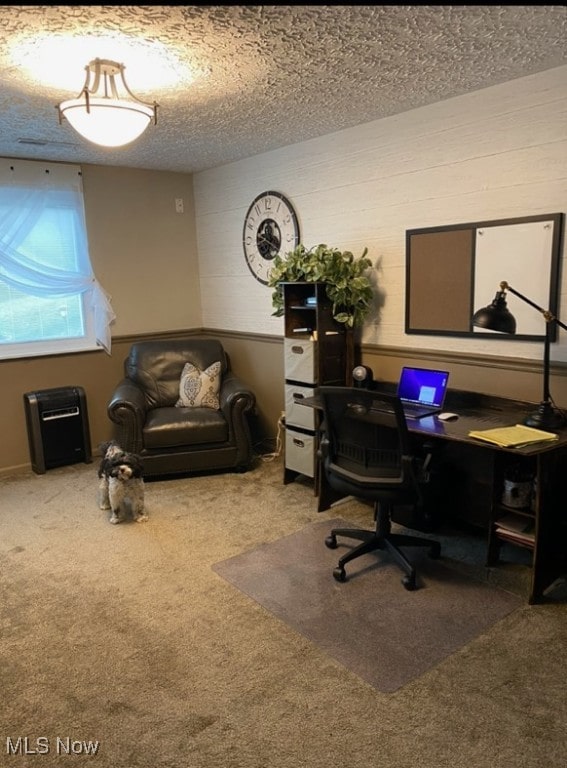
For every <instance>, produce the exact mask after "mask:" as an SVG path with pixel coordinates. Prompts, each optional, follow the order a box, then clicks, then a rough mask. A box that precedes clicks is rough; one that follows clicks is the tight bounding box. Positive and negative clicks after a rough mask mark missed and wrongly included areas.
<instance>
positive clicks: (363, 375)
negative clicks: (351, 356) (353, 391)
mask: <svg viewBox="0 0 567 768" xmlns="http://www.w3.org/2000/svg"><path fill="white" fill-rule="evenodd" d="M352 379H353V382H354V386H355V387H364V388H365V389H371V388H372V385H373V382H374V373H373V372H372V368H369V367H368V366H367V365H357V366H356V368H353V371H352Z"/></svg>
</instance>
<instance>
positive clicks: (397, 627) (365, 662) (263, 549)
mask: <svg viewBox="0 0 567 768" xmlns="http://www.w3.org/2000/svg"><path fill="white" fill-rule="evenodd" d="M348 525H349V524H348V523H347V522H346V521H345V520H339V519H335V520H325V521H323V522H320V523H312V524H310V525H308V526H306V527H305V528H303V529H302V530H300V531H298V532H297V533H293V534H290V535H289V536H284V537H283V538H280V539H278V540H277V541H273V542H271V543H269V544H264V545H262V546H260V547H257V548H256V549H253V550H251V551H248V552H244V553H243V554H240V555H237V556H236V557H232V558H229V559H228V560H224V561H223V562H220V563H217V564H215V565H214V566H213V570H214V571H215V572H216V573H218V574H219V576H222V578H224V579H226V580H227V581H229V582H230V583H231V584H233V585H234V586H235V587H236V588H237V589H239V590H240V591H242V592H244V593H245V594H247V595H249V596H250V597H251V598H253V599H254V600H256V602H258V603H259V604H260V605H262V606H263V607H264V608H266V609H267V610H269V611H270V612H271V613H273V614H274V615H275V616H277V617H278V618H279V619H281V620H282V621H284V622H285V623H286V624H288V625H289V626H290V627H293V628H294V629H295V630H297V631H298V632H300V633H301V634H302V635H304V636H305V637H307V638H308V639H309V640H311V641H312V642H314V643H316V644H317V645H318V646H319V647H320V648H322V649H323V650H325V651H326V652H327V653H328V654H329V655H330V656H331V657H333V658H334V659H335V660H336V661H339V662H340V663H341V664H343V665H344V666H345V667H346V668H347V669H349V670H351V671H352V672H354V673H355V674H357V675H359V676H360V677H361V678H362V679H363V680H365V681H366V682H368V683H370V684H371V685H373V686H374V687H375V688H377V689H378V690H380V691H382V692H392V691H395V690H397V689H398V688H400V687H401V686H403V685H404V684H405V683H407V682H408V681H410V680H413V679H414V678H416V677H418V676H419V675H421V674H423V673H424V672H425V671H427V670H428V669H430V668H431V667H433V666H435V665H436V664H438V663H439V662H440V661H442V660H443V659H444V658H446V657H447V656H448V655H450V654H452V653H454V652H455V651H456V650H457V649H459V648H461V647H462V646H463V645H465V644H466V643H468V642H470V641H471V640H473V639H474V638H475V637H477V636H478V635H480V634H482V633H483V632H484V631H486V630H487V629H488V628H489V627H490V626H492V625H493V624H494V623H495V622H497V621H499V620H500V619H501V618H503V617H504V616H506V615H507V614H508V613H510V612H511V611H513V610H514V609H515V608H517V607H518V606H520V605H521V604H522V601H521V599H520V598H519V597H518V596H517V595H514V594H511V593H509V592H505V591H504V590H501V589H497V588H494V587H491V586H489V585H487V584H486V583H483V582H480V581H476V580H474V579H471V578H468V577H467V576H465V575H463V574H460V573H459V572H458V571H457V570H455V569H451V568H449V567H447V566H446V565H444V564H443V562H442V561H440V560H431V559H430V558H428V556H427V553H426V552H424V551H422V550H419V549H410V550H409V551H408V554H409V556H410V558H411V559H412V562H414V563H415V564H416V567H418V568H419V570H418V574H419V582H420V588H419V589H418V590H416V591H414V592H408V591H407V590H406V589H404V587H403V586H402V584H401V576H402V575H403V574H402V572H401V570H400V569H399V568H398V567H397V566H396V565H395V564H394V563H393V562H392V560H391V559H390V558H389V557H388V555H387V554H386V553H383V552H378V553H376V554H370V555H365V556H363V557H361V558H358V559H357V560H355V561H353V562H351V563H349V564H348V565H347V573H348V576H349V578H348V581H347V582H345V583H343V584H340V583H338V582H337V581H335V579H334V578H333V576H332V571H333V568H334V566H335V564H336V562H337V560H338V558H339V557H340V553H341V552H345V551H346V542H347V541H348V540H346V539H343V540H342V541H343V542H345V546H344V547H343V546H341V544H340V543H339V547H338V548H337V549H336V550H330V549H328V548H327V547H326V546H325V544H324V540H325V536H326V535H327V533H328V532H329V531H330V529H331V528H333V527H335V528H336V527H345V526H347V527H348ZM339 541H340V540H339ZM358 543H359V542H352V540H351V541H350V544H358Z"/></svg>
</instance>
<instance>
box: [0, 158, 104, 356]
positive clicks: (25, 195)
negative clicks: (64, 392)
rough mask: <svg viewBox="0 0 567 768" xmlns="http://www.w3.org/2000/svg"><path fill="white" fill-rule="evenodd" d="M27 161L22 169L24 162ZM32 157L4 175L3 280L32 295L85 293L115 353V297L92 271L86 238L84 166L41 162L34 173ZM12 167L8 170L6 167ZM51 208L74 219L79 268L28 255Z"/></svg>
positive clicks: (0, 209) (100, 336) (99, 335)
mask: <svg viewBox="0 0 567 768" xmlns="http://www.w3.org/2000/svg"><path fill="white" fill-rule="evenodd" d="M23 165H25V167H24V168H23V172H22V166H23ZM29 165H30V161H13V164H12V165H11V166H10V167H9V169H7V168H6V161H3V162H2V166H3V167H2V169H1V170H2V173H1V174H0V279H1V280H2V281H4V282H5V283H7V284H8V285H10V286H12V287H13V288H15V289H17V290H19V291H21V292H22V293H27V294H30V295H32V296H39V297H44V298H55V297H60V296H69V295H76V294H78V293H82V294H84V298H85V299H86V301H87V302H88V304H89V306H90V308H91V310H92V312H93V317H94V331H95V337H96V342H97V344H98V345H99V346H101V347H103V348H104V349H105V350H106V352H108V353H109V354H110V346H111V334H110V325H111V323H112V322H113V320H114V319H115V314H114V312H113V309H112V306H111V303H110V297H109V296H108V294H107V293H106V292H105V291H104V289H103V288H102V286H101V285H100V283H99V282H98V280H97V279H96V277H95V275H94V274H93V271H92V267H91V263H90V258H89V253H88V244H87V237H86V224H85V219H84V207H83V194H82V184H81V176H80V172H78V171H80V169H77V167H74V169H71V171H70V172H69V169H63V168H57V167H55V166H53V165H50V166H46V165H45V164H37V165H41V166H42V167H41V171H42V173H37V170H38V169H36V170H35V172H33V171H32V173H31V174H30V167H29ZM7 170H9V171H12V173H7V172H6V171H7ZM46 208H51V209H57V208H62V209H65V210H66V212H67V214H69V212H72V215H73V217H74V220H73V223H74V226H73V233H74V239H75V242H74V249H75V262H76V266H75V269H73V270H69V271H67V270H62V269H58V268H53V267H51V266H48V265H45V264H42V263H41V262H40V261H35V260H32V259H30V258H28V257H27V256H25V255H24V254H23V253H22V252H21V250H19V247H20V245H21V244H22V242H24V240H25V239H26V237H27V236H28V235H29V233H30V232H31V231H32V229H33V228H34V226H35V224H36V223H37V221H38V219H39V217H40V216H41V214H42V212H43V211H44V210H45V209H46Z"/></svg>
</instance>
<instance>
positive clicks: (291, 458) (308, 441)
mask: <svg viewBox="0 0 567 768" xmlns="http://www.w3.org/2000/svg"><path fill="white" fill-rule="evenodd" d="M301 407H304V406H301ZM306 410H307V409H306ZM285 466H286V469H292V470H293V471H294V472H299V473H300V474H302V475H306V476H307V477H315V435H308V434H305V433H304V432H299V431H298V430H295V429H290V428H289V427H287V425H286V430H285Z"/></svg>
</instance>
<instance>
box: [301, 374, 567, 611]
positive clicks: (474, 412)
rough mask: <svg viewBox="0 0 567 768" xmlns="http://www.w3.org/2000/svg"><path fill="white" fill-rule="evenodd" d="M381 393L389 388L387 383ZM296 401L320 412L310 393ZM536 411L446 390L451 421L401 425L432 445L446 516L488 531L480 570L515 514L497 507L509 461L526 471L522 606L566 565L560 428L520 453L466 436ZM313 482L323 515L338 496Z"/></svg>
mask: <svg viewBox="0 0 567 768" xmlns="http://www.w3.org/2000/svg"><path fill="white" fill-rule="evenodd" d="M384 390H389V391H391V390H390V387H389V385H385V386H384ZM301 402H302V404H303V405H306V406H309V407H312V408H317V409H319V408H320V403H319V401H318V400H317V397H316V395H315V396H314V397H312V398H305V399H303V400H301ZM536 408H537V405H534V404H533V403H526V402H523V401H518V400H509V399H507V398H499V397H492V396H488V395H483V394H479V393H474V392H464V391H460V390H450V391H449V392H448V393H447V399H446V403H445V408H444V410H446V411H453V412H455V413H458V414H459V418H458V420H456V421H445V422H443V421H440V420H439V419H438V418H437V416H429V417H426V418H424V419H419V420H408V422H407V424H408V429H409V432H410V434H411V435H412V437H413V438H415V439H416V440H417V441H418V442H419V441H421V442H425V441H427V442H429V443H432V445H433V453H434V455H435V457H436V459H435V461H436V463H437V471H439V472H441V473H442V477H443V480H444V482H446V483H447V494H449V495H450V498H451V502H452V503H451V515H453V514H454V515H455V517H457V518H459V519H462V520H463V521H465V522H467V523H469V524H472V525H474V526H476V527H480V528H483V529H484V530H487V531H488V542H487V560H486V564H487V565H496V564H497V563H498V561H499V557H500V549H501V545H502V544H503V541H504V539H503V538H501V536H500V535H499V534H498V533H497V530H496V528H497V526H496V521H497V520H498V518H499V517H502V516H503V514H505V513H509V512H511V511H514V510H511V509H510V508H508V507H504V506H503V505H502V502H501V500H502V492H503V486H504V478H505V476H506V474H507V472H509V470H510V468H511V466H512V465H516V464H518V465H520V466H522V467H523V468H525V469H527V470H530V471H531V472H532V474H533V476H534V478H535V487H536V493H535V499H534V503H533V505H532V513H533V516H534V523H535V528H534V536H533V543H531V542H530V543H529V544H525V546H526V548H527V549H529V550H531V552H532V579H531V585H530V591H529V596H528V602H529V603H538V602H542V601H544V599H545V595H544V593H545V591H546V590H547V589H548V588H549V587H550V586H551V585H552V584H553V582H555V581H556V580H557V579H558V578H559V577H560V576H561V575H562V574H563V573H565V569H566V565H567V510H566V502H565V499H566V498H567V494H566V491H567V428H564V429H561V430H558V431H557V434H558V435H559V439H558V440H557V441H554V442H551V443H535V444H533V445H530V446H526V447H523V448H499V447H498V446H494V445H491V444H489V443H484V442H481V441H480V440H475V439H474V438H471V437H469V432H470V431H471V430H479V429H490V428H492V427H499V426H508V425H513V424H520V423H522V421H523V419H524V418H525V417H526V415H527V414H528V413H530V412H531V411H533V410H535V409H536ZM436 442H437V444H438V448H439V450H436ZM316 485H317V488H316V493H317V496H318V509H319V511H323V510H325V509H328V508H329V506H330V505H331V503H332V502H333V501H335V500H336V498H337V497H336V496H335V495H333V493H332V491H331V490H330V489H329V488H328V486H326V484H325V482H324V477H323V473H322V472H320V471H318V472H317V473H316Z"/></svg>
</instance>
